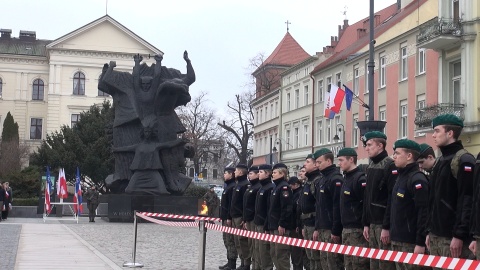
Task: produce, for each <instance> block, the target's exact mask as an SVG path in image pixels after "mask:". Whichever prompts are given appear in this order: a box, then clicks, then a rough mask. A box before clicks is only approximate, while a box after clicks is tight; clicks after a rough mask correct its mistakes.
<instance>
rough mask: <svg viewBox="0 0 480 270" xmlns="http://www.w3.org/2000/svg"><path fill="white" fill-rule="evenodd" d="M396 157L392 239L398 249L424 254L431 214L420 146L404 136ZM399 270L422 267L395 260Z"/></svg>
mask: <svg viewBox="0 0 480 270" xmlns="http://www.w3.org/2000/svg"><path fill="white" fill-rule="evenodd" d="M393 150H394V152H393V160H394V162H395V166H396V167H397V168H398V177H397V180H396V182H395V186H394V187H393V193H392V204H391V213H390V224H391V225H390V238H391V239H392V249H393V250H395V251H403V252H413V253H417V254H424V253H425V238H426V235H427V233H426V223H427V216H428V180H427V177H426V176H425V174H423V173H422V172H420V170H419V168H418V165H417V164H416V162H415V161H416V160H417V158H418V156H419V155H420V150H421V149H420V145H419V144H418V143H416V142H414V141H412V140H407V139H402V140H398V141H396V142H395V144H394V145H393ZM395 264H396V266H397V269H398V270H409V269H422V267H421V266H418V265H412V264H403V263H395Z"/></svg>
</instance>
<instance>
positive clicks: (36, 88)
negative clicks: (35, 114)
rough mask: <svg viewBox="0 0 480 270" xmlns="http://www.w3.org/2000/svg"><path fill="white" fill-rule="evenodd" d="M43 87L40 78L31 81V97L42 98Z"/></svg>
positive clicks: (34, 98)
mask: <svg viewBox="0 0 480 270" xmlns="http://www.w3.org/2000/svg"><path fill="white" fill-rule="evenodd" d="M44 89H45V85H44V84H43V81H42V80H40V79H36V80H35V81H33V88H32V99H33V100H43V93H44Z"/></svg>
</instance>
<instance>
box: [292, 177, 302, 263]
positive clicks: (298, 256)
mask: <svg viewBox="0 0 480 270" xmlns="http://www.w3.org/2000/svg"><path fill="white" fill-rule="evenodd" d="M288 184H289V185H294V184H298V185H300V186H299V187H298V188H297V189H295V190H293V214H292V218H293V219H294V225H295V229H293V230H292V232H291V233H290V237H293V238H298V239H302V233H301V231H300V227H301V225H300V221H299V218H300V211H299V209H298V200H299V199H300V194H301V192H302V187H301V181H300V180H298V178H297V177H295V176H293V177H290V180H288ZM304 252H305V249H304V248H301V247H296V246H290V255H291V257H292V265H293V270H303V257H304V256H303V255H304Z"/></svg>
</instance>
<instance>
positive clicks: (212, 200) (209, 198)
mask: <svg viewBox="0 0 480 270" xmlns="http://www.w3.org/2000/svg"><path fill="white" fill-rule="evenodd" d="M203 200H204V201H205V202H206V203H207V207H208V216H209V217H214V216H215V214H216V212H217V207H218V201H219V200H218V196H217V194H216V193H215V191H212V190H209V191H207V193H205V195H203Z"/></svg>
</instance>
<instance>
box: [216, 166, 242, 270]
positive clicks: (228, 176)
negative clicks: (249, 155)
mask: <svg viewBox="0 0 480 270" xmlns="http://www.w3.org/2000/svg"><path fill="white" fill-rule="evenodd" d="M234 172H235V168H232V167H227V168H225V169H224V171H223V179H224V180H225V187H224V189H223V193H222V200H221V202H220V206H221V209H220V218H221V219H222V225H223V226H226V227H232V217H231V215H230V207H231V204H232V193H233V189H234V187H235V173H234ZM223 244H224V245H225V248H226V249H227V259H228V262H227V264H225V265H222V266H220V267H218V268H219V269H221V270H222V269H223V270H234V269H236V268H237V256H238V254H237V249H236V248H235V241H234V240H233V234H229V233H225V232H224V233H223Z"/></svg>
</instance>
